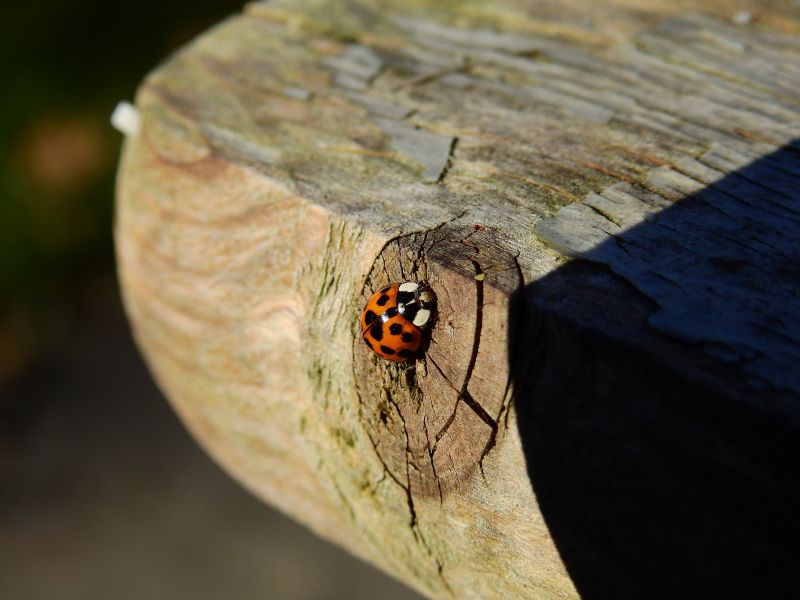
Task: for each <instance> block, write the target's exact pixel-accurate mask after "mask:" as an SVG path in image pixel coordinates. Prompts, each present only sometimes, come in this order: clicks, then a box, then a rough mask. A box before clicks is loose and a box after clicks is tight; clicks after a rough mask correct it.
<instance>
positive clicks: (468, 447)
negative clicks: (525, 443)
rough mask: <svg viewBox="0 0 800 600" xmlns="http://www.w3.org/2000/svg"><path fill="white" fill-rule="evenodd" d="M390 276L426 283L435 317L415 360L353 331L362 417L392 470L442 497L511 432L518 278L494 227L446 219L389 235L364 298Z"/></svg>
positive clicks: (412, 489)
mask: <svg viewBox="0 0 800 600" xmlns="http://www.w3.org/2000/svg"><path fill="white" fill-rule="evenodd" d="M393 281H424V282H426V283H427V284H428V285H429V286H430V287H431V288H432V290H433V292H434V293H435V294H436V298H437V315H436V320H435V323H434V325H433V328H432V331H431V333H430V343H429V345H428V348H427V351H426V353H425V355H424V356H423V357H421V358H420V359H419V360H418V361H416V363H411V364H409V365H397V364H395V363H389V362H388V361H384V360H381V359H380V358H378V357H377V356H375V355H374V354H372V353H371V352H369V350H368V349H367V348H366V347H365V346H364V344H363V343H361V340H360V339H359V338H360V331H359V332H356V333H355V335H354V338H355V339H354V346H353V353H354V368H355V378H356V382H357V386H358V394H359V400H360V403H361V406H360V410H361V423H362V424H363V426H364V428H365V429H366V433H367V435H368V436H369V438H370V440H371V441H372V445H373V447H374V448H375V452H376V453H377V454H378V457H379V458H380V460H381V461H382V463H383V465H384V467H385V469H386V472H387V474H388V476H389V477H391V478H392V479H393V480H395V481H396V482H397V483H398V484H399V485H401V486H402V487H404V488H405V489H406V491H407V492H408V493H409V494H413V495H415V496H416V495H420V496H432V495H433V496H437V495H438V496H439V498H440V499H441V498H443V497H444V495H445V494H447V493H448V492H450V491H452V490H454V489H456V488H458V487H459V486H460V485H461V484H462V482H464V481H466V480H467V479H468V477H469V475H470V474H472V473H473V472H474V471H475V470H476V469H479V468H480V467H481V465H482V461H483V459H484V457H485V456H486V455H487V453H488V452H489V451H490V450H491V449H492V448H493V447H494V446H495V445H496V444H497V443H498V441H499V439H500V438H501V437H502V434H503V431H504V429H505V424H504V416H505V415H506V414H507V409H508V402H509V367H508V352H507V345H508V342H507V327H508V302H509V297H510V295H511V294H512V293H513V291H514V290H516V289H517V288H518V287H519V285H520V284H521V277H520V273H519V269H518V265H517V261H516V260H515V257H514V255H513V254H511V253H510V252H509V251H508V250H506V249H504V247H503V244H502V243H500V242H499V240H498V239H497V237H496V235H495V233H494V232H493V231H491V230H488V229H487V228H485V227H482V226H468V227H464V226H454V225H446V226H443V227H441V228H438V229H434V230H431V231H427V232H423V233H415V234H411V235H406V236H402V237H399V238H395V239H394V240H392V241H390V242H389V243H388V244H387V245H386V246H385V247H384V248H383V250H382V251H381V253H380V254H379V256H378V257H377V258H376V260H375V263H374V265H373V268H372V270H371V271H370V273H369V275H368V277H367V279H366V282H365V284H364V288H363V291H362V304H363V303H366V301H367V300H368V299H369V297H370V296H371V295H372V294H373V292H374V291H375V290H377V289H379V288H380V287H382V286H384V285H386V284H387V283H390V282H393ZM354 332H355V329H354Z"/></svg>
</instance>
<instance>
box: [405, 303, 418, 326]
mask: <svg viewBox="0 0 800 600" xmlns="http://www.w3.org/2000/svg"><path fill="white" fill-rule="evenodd" d="M417 312H419V304H417V303H416V302H415V303H414V304H406V305H405V306H404V307H403V316H404V317H405V318H406V319H407V320H409V321H411V322H412V323H413V322H414V317H416V316H417Z"/></svg>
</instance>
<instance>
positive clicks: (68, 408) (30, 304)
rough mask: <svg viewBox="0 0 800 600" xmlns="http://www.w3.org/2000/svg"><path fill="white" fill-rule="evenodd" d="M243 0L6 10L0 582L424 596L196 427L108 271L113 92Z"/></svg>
mask: <svg viewBox="0 0 800 600" xmlns="http://www.w3.org/2000/svg"><path fill="white" fill-rule="evenodd" d="M241 2H242V0H234V1H230V0H218V1H216V2H214V1H211V0H195V1H194V2H191V3H189V2H185V3H177V2H171V3H170V2H163V1H161V2H157V1H155V0H140V1H139V2H135V3H130V4H115V3H108V2H100V1H99V0H83V1H81V2H75V1H74V0H73V1H71V2H70V1H68V0H39V1H36V2H29V3H18V4H16V5H14V7H13V10H11V9H9V8H7V9H6V10H4V13H5V14H4V15H3V18H2V21H1V22H0V65H2V67H1V68H0V73H2V76H3V93H2V94H1V95H0V598H2V599H3V600H13V599H17V598H20V599H38V598H48V599H49V598H58V599H71V598H76V599H77V598H80V599H94V598H98V599H100V598H102V599H108V598H115V599H117V598H119V599H124V598H193V599H203V598H276V599H282V598H348V599H357V598H374V597H376V596H380V597H381V598H383V599H390V598H398V599H399V598H417V597H418V596H416V595H415V594H413V593H412V592H411V591H409V590H407V589H406V588H404V587H403V586H401V585H400V584H399V583H396V582H394V581H393V580H390V579H389V578H387V577H386V576H384V575H382V574H380V573H378V572H377V571H375V570H374V569H372V568H371V567H368V566H367V565H365V564H363V563H361V562H359V561H357V560H356V559H354V558H351V557H350V556H348V555H347V554H345V553H344V552H342V551H340V550H338V549H337V548H334V547H333V546H331V545H329V544H327V543H326V542H324V541H322V540H319V539H317V538H315V537H314V536H313V535H312V534H310V533H308V532H307V531H306V530H304V529H303V528H301V527H300V526H298V525H296V524H294V523H293V522H291V521H289V520H287V519H286V518H284V517H283V516H281V515H279V514H277V513H276V512H274V511H272V510H271V509H269V508H267V507H266V506H264V505H262V504H260V503H259V502H258V501H257V500H255V499H254V498H252V497H251V496H249V495H248V494H247V493H246V492H245V491H243V490H242V489H241V488H239V487H238V486H237V485H236V484H235V483H233V482H232V481H231V480H230V479H229V478H228V477H227V476H226V475H225V474H224V473H222V472H221V471H220V469H219V468H218V467H216V466H215V465H214V464H212V463H211V461H210V460H209V459H208V458H207V457H206V456H205V455H204V454H203V452H202V451H201V450H200V449H199V448H198V447H197V446H196V445H195V443H194V442H193V441H192V440H191V439H190V438H189V436H188V434H187V433H186V432H185V430H184V429H183V428H182V426H181V425H180V423H179V422H178V420H177V418H176V417H175V415H174V414H173V413H172V411H171V410H170V409H169V407H168V405H167V404H166V401H165V400H164V398H163V397H162V396H161V395H160V394H159V392H158V391H157V390H156V388H155V386H154V384H153V383H152V380H151V378H150V376H149V375H148V373H147V371H146V369H145V367H144V366H143V364H142V361H141V358H140V357H139V355H138V353H137V351H136V349H135V348H134V346H133V343H132V341H131V337H130V332H129V330H128V326H127V324H126V322H125V318H124V315H123V313H122V308H121V305H120V299H119V293H118V286H117V282H116V277H115V273H114V253H113V244H112V237H111V233H112V216H113V195H114V176H115V170H116V165H117V161H118V158H119V148H120V143H121V135H120V134H118V133H117V132H115V131H114V130H113V129H112V128H111V127H110V125H109V115H110V114H111V111H112V110H113V108H114V106H115V104H116V103H117V102H118V101H119V100H123V99H128V100H130V99H132V98H133V95H134V92H135V89H136V85H137V83H138V81H140V80H141V79H142V77H143V76H144V75H145V74H146V73H147V72H148V71H149V70H151V69H152V68H153V67H154V66H155V65H156V64H157V62H158V61H160V60H163V59H164V58H165V57H166V56H168V54H169V53H170V52H171V51H173V50H174V49H176V48H177V47H179V46H180V45H181V44H183V43H185V42H186V41H188V40H190V39H191V38H192V37H193V36H195V35H196V34H197V33H199V32H201V31H203V30H204V29H205V28H207V27H209V26H210V25H212V24H213V23H215V22H217V21H219V20H220V19H222V18H224V17H225V16H226V15H229V14H232V13H234V12H236V11H238V10H239V9H240V7H241Z"/></svg>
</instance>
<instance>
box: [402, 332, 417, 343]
mask: <svg viewBox="0 0 800 600" xmlns="http://www.w3.org/2000/svg"><path fill="white" fill-rule="evenodd" d="M400 339H401V340H403V341H404V342H405V343H409V342H411V341H413V339H414V336H413V335H411V334H410V333H408V332H406V333H404V334H403V335H401V336H400Z"/></svg>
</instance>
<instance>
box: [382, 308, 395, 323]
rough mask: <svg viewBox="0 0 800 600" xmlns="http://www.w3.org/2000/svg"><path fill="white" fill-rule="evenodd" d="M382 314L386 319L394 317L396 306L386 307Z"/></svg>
mask: <svg viewBox="0 0 800 600" xmlns="http://www.w3.org/2000/svg"><path fill="white" fill-rule="evenodd" d="M383 316H384V317H385V318H386V319H391V318H392V317H394V316H397V308H396V307H394V306H392V307H391V308H387V309H386V312H385V313H383ZM384 320H385V319H384Z"/></svg>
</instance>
